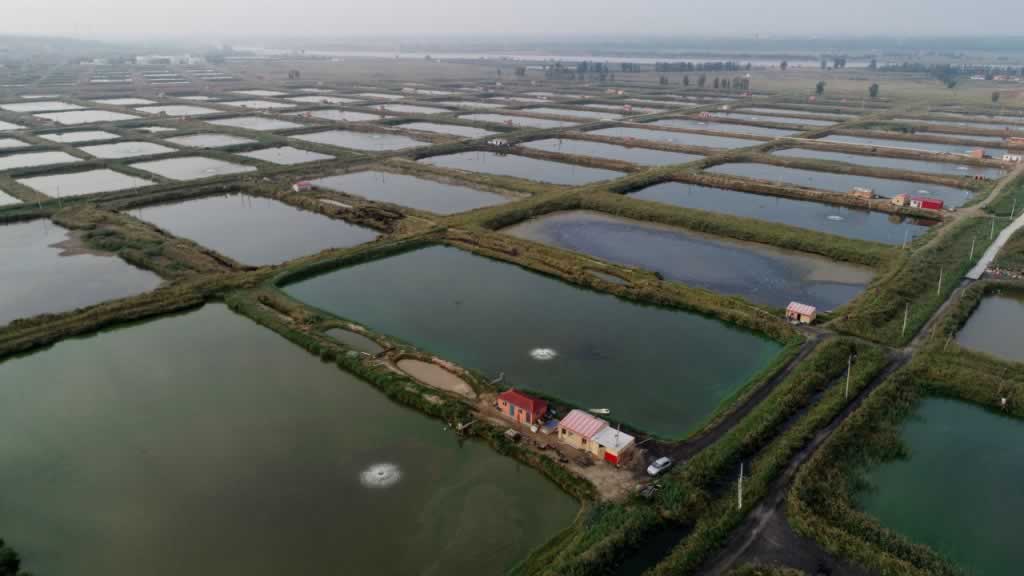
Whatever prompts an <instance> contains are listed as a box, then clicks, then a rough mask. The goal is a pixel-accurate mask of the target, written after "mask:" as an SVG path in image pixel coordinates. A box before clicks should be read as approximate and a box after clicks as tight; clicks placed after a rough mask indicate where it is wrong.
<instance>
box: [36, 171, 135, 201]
mask: <svg viewBox="0 0 1024 576" xmlns="http://www.w3.org/2000/svg"><path fill="white" fill-rule="evenodd" d="M18 183H19V184H22V185H24V186H28V187H29V188H32V189H33V190H36V191H38V192H42V193H43V194H46V195H47V196H49V197H51V198H66V197H68V196H84V195H86V194H98V193H100V192H114V191H116V190H129V189H132V188H142V187H145V186H151V185H153V184H154V183H153V182H150V181H149V180H145V179H143V178H136V177H135V176H129V175H127V174H122V173H120V172H115V171H113V170H110V169H108V168H100V169H97V170H87V171H85V172H69V173H67V174H51V175H48V176H33V177H31V178H20V179H19V180H18Z"/></svg>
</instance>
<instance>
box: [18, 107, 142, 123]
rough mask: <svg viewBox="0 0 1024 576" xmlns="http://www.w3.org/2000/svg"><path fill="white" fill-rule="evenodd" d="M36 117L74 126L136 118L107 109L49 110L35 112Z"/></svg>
mask: <svg viewBox="0 0 1024 576" xmlns="http://www.w3.org/2000/svg"><path fill="white" fill-rule="evenodd" d="M36 117H37V118H43V119H46V120H52V121H54V122H56V123H57V124H64V125H65V126H76V125H78V124H92V123H93V122H120V121H122V120H134V119H136V118H138V116H135V115H133V114H124V113H122V112H110V111H109V110H74V111H71V112H50V113H47V114H36Z"/></svg>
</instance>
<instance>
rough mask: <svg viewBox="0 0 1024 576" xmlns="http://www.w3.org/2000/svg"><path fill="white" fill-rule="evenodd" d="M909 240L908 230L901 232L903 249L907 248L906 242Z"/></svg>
mask: <svg viewBox="0 0 1024 576" xmlns="http://www.w3.org/2000/svg"><path fill="white" fill-rule="evenodd" d="M909 238H910V228H907V229H906V230H904V231H903V248H904V249H906V248H907V240H908V239H909Z"/></svg>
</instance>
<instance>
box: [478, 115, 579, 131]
mask: <svg viewBox="0 0 1024 576" xmlns="http://www.w3.org/2000/svg"><path fill="white" fill-rule="evenodd" d="M460 118H462V119H463V120H471V121H473V122H488V123H491V124H505V125H508V126H520V127H523V128H564V127H566V126H575V125H576V123H575V122H566V121H565V120H552V119H550V118H531V117H528V116H512V115H509V114H466V115H465V116H460Z"/></svg>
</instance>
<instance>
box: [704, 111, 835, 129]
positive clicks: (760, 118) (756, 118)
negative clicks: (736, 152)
mask: <svg viewBox="0 0 1024 576" xmlns="http://www.w3.org/2000/svg"><path fill="white" fill-rule="evenodd" d="M713 115H714V116H718V117H721V118H732V119H734V120H750V121H753V122H774V123H776V124H795V125H798V126H833V125H835V122H834V121H832V120H819V119H812V118H787V117H785V116H772V115H770V114H745V113H743V112H742V111H740V112H714V113H713Z"/></svg>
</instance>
